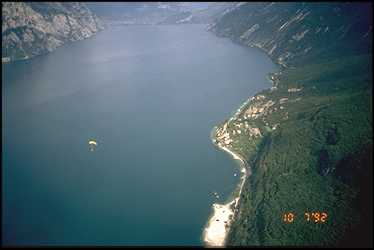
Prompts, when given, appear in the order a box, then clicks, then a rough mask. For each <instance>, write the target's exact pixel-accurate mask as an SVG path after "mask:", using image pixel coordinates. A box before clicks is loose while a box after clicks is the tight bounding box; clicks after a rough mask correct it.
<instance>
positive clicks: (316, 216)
mask: <svg viewBox="0 0 374 250" xmlns="http://www.w3.org/2000/svg"><path fill="white" fill-rule="evenodd" d="M300 217H301V216H296V214H295V213H292V212H287V213H284V214H283V216H282V220H283V222H284V223H288V224H289V223H293V222H294V221H295V220H296V219H300ZM327 218H328V214H327V213H325V212H305V213H304V216H302V219H303V220H304V221H306V222H314V223H326V221H327Z"/></svg>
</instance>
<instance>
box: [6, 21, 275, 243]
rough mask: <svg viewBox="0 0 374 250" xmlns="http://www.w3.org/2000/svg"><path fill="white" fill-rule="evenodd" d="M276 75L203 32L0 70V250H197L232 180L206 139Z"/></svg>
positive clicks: (151, 37) (83, 44)
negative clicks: (99, 249)
mask: <svg viewBox="0 0 374 250" xmlns="http://www.w3.org/2000/svg"><path fill="white" fill-rule="evenodd" d="M276 69H277V67H276V66H275V65H274V64H273V63H272V62H271V60H270V59H269V58H268V57H267V55H266V54H264V53H263V52H261V51H260V50H258V49H254V48H246V47H243V46H240V45H237V44H234V43H233V42H231V41H230V40H228V39H226V38H218V37H216V36H215V35H214V34H212V33H209V32H207V31H205V30H204V26H203V25H179V26H177V25H159V26H156V25H134V26H116V27H108V28H107V29H106V30H104V31H102V32H100V33H98V34H97V35H95V36H93V37H91V38H89V39H87V40H83V41H78V42H74V43H69V44H65V45H64V46H62V47H60V48H58V49H57V50H56V51H54V52H52V53H49V54H47V55H43V56H39V57H36V58H34V59H31V60H27V61H20V62H16V63H12V64H6V65H3V66H2V70H3V77H2V81H3V84H2V86H3V87H2V97H3V110H2V119H3V126H2V133H3V138H2V145H3V152H2V153H3V155H2V156H3V157H2V164H3V166H2V192H3V195H2V199H3V200H2V202H3V203H2V209H3V210H2V211H3V213H2V230H3V244H7V245H57V244H58V245H202V232H203V228H204V226H205V224H206V222H207V220H208V218H209V216H210V214H211V212H212V207H211V206H212V203H213V202H217V200H216V199H215V197H214V196H213V194H212V193H213V192H218V193H219V194H221V198H220V200H219V202H223V201H225V199H227V198H228V196H229V194H230V192H232V191H233V190H234V188H235V186H236V185H237V184H238V181H239V178H240V176H239V175H238V176H234V173H238V172H239V167H238V165H237V163H236V162H235V161H234V160H232V159H231V158H230V156H229V155H228V154H226V153H224V152H222V151H219V150H218V149H216V148H215V147H214V146H213V144H212V142H211V139H210V132H211V130H212V128H213V127H214V126H215V125H217V124H218V123H220V122H222V121H224V120H225V119H228V118H230V116H231V115H232V114H233V113H234V112H235V110H236V109H237V108H239V106H240V105H241V104H242V103H243V102H244V101H245V100H246V99H248V98H249V97H251V96H253V95H254V94H255V93H256V92H258V91H260V90H262V89H264V88H269V87H270V83H269V82H268V81H267V80H266V74H267V73H269V72H274V71H276ZM91 139H95V140H96V141H97V143H98V146H97V148H96V150H95V151H90V150H89V147H88V141H89V140H91Z"/></svg>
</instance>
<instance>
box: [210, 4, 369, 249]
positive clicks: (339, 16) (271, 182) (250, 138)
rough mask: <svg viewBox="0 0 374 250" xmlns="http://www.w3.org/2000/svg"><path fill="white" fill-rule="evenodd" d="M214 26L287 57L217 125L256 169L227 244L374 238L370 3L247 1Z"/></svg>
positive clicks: (347, 242)
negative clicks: (261, 88) (262, 85)
mask: <svg viewBox="0 0 374 250" xmlns="http://www.w3.org/2000/svg"><path fill="white" fill-rule="evenodd" d="M210 29H211V30H212V31H213V32H215V33H216V34H217V35H219V36H225V37H230V38H231V39H233V40H234V41H236V42H238V43H241V44H243V45H246V46H251V47H252V46H253V47H258V48H260V49H262V50H264V51H265V52H266V53H267V54H268V55H269V57H270V58H272V60H273V61H274V62H275V63H277V64H279V65H280V71H279V72H276V73H272V74H269V79H270V80H271V81H272V82H273V87H272V88H271V89H269V90H265V91H262V92H261V93H258V94H257V95H256V96H255V97H254V98H251V99H250V100H249V101H248V102H247V103H245V104H244V105H243V106H242V107H241V108H240V109H239V110H238V112H237V114H236V115H235V117H233V118H232V119H230V120H227V121H225V122H223V123H222V124H220V126H219V129H220V130H222V128H225V132H226V133H227V135H228V136H227V137H225V138H224V140H222V141H219V142H220V143H225V144H226V146H227V147H229V148H231V149H232V150H234V151H235V152H237V153H239V154H240V155H242V156H243V157H244V158H246V159H247V160H248V162H249V163H250V167H251V171H252V174H251V176H250V177H249V178H248V181H247V182H246V185H245V188H244V190H243V192H242V195H241V196H242V197H241V204H240V208H239V211H238V213H237V214H236V220H235V222H234V223H233V225H232V227H231V230H230V234H229V237H228V242H227V244H228V245H344V246H370V245H372V239H371V234H372V143H373V142H372V141H373V134H372V71H371V70H372V69H371V68H372V63H371V60H372V51H371V48H372V6H371V3H357V4H356V3H247V4H243V5H241V6H240V7H239V8H236V9H234V10H232V11H230V12H229V13H227V14H225V15H224V16H222V17H221V18H220V19H218V20H217V21H216V22H215V23H214V24H213V25H212V26H211V27H210ZM238 130H239V131H240V132H238ZM254 131H255V132H256V133H254ZM288 213H292V214H293V215H294V217H293V220H287V218H286V219H285V218H284V215H285V214H288ZM312 213H313V217H311V214H312ZM322 213H324V214H325V215H326V216H327V217H326V218H327V219H326V218H325V219H324V220H323V221H322V220H321V217H320V216H321V214H322ZM317 217H318V218H317Z"/></svg>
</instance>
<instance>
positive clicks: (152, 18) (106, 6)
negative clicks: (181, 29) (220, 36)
mask: <svg viewBox="0 0 374 250" xmlns="http://www.w3.org/2000/svg"><path fill="white" fill-rule="evenodd" d="M237 4H238V3H235V2H228V3H226V2H219V3H208V2H201V3H191V2H190V3H183V2H165V3H163V2H153V3H151V2H149V3H146V2H143V3H142V2H137V3H134V2H131V3H116V2H108V3H104V2H100V3H87V6H88V7H89V8H90V9H91V10H92V11H93V12H94V13H96V14H97V15H98V16H100V18H102V19H103V20H105V21H106V22H108V23H111V24H183V23H211V22H213V21H214V20H215V18H218V17H220V15H221V14H223V13H224V12H225V11H226V10H227V9H232V8H234V7H235V6H236V5H237Z"/></svg>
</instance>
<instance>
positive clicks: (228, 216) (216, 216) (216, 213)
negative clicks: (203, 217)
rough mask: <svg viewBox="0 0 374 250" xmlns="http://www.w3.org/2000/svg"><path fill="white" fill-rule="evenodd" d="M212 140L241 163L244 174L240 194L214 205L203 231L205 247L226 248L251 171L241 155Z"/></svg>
mask: <svg viewBox="0 0 374 250" xmlns="http://www.w3.org/2000/svg"><path fill="white" fill-rule="evenodd" d="M215 129H216V127H214V130H215ZM211 139H212V142H213V144H214V145H216V146H217V147H218V148H219V149H220V150H223V151H225V152H227V153H228V154H230V155H231V156H232V158H233V159H234V160H236V161H239V166H240V172H241V173H242V174H241V177H240V181H239V184H238V185H237V188H239V193H238V194H237V195H234V197H233V198H231V199H230V200H229V201H228V202H226V203H224V204H218V203H213V205H212V207H213V213H212V215H211V216H210V218H209V219H208V222H207V224H206V226H205V228H204V230H203V242H204V244H205V246H207V247H224V246H225V244H226V239H227V236H228V234H229V231H230V228H231V224H232V222H233V221H234V218H235V215H236V212H237V211H238V210H237V208H238V205H239V201H240V196H241V193H242V190H243V186H244V183H245V181H246V179H247V177H248V176H249V174H250V169H249V166H248V164H247V162H246V161H245V160H244V159H243V158H242V157H241V156H240V155H239V154H237V153H235V152H234V151H232V150H230V149H229V148H227V147H225V146H219V145H217V144H216V143H215V142H214V139H213V138H212V136H211ZM247 168H248V169H247ZM236 190H237V189H235V190H234V191H233V193H235V191H236Z"/></svg>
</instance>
